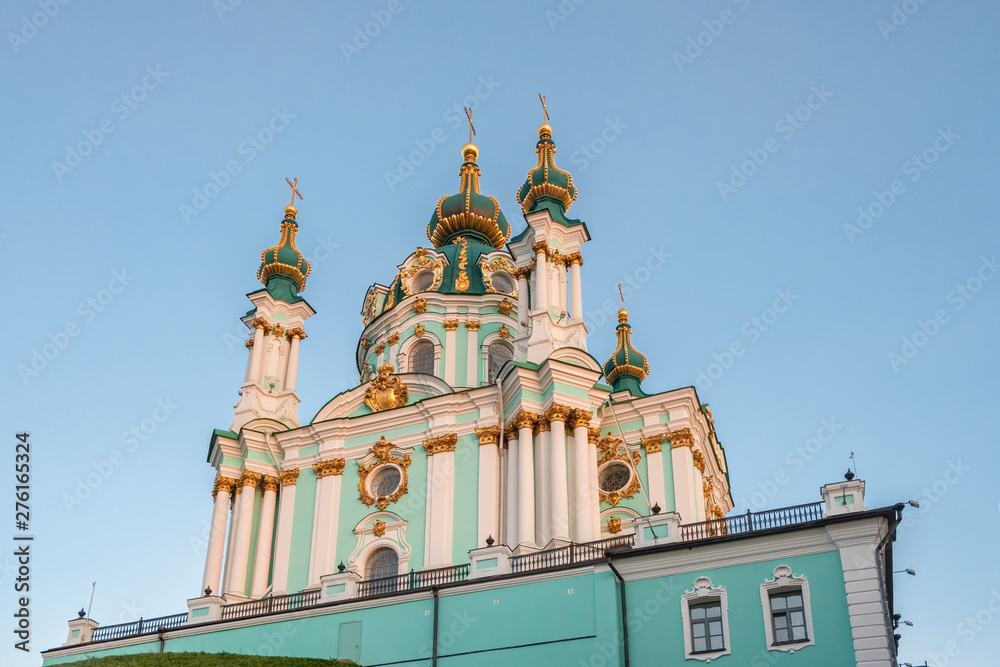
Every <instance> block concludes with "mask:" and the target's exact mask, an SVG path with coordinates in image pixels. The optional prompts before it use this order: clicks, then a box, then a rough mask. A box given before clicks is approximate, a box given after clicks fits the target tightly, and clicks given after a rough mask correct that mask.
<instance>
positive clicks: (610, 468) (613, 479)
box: [598, 463, 632, 493]
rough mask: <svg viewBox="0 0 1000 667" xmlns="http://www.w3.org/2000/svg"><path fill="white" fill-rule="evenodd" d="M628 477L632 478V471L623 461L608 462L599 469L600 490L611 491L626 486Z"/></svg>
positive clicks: (619, 489)
mask: <svg viewBox="0 0 1000 667" xmlns="http://www.w3.org/2000/svg"><path fill="white" fill-rule="evenodd" d="M630 479H632V471H631V470H630V469H629V467H628V466H627V465H625V464H624V463H610V464H608V465H606V466H604V468H603V469H602V470H601V474H600V476H599V477H598V484H599V485H600V487H601V491H603V492H604V493H611V492H613V491H621V490H622V489H624V488H625V487H626V486H628V483H629V480H630Z"/></svg>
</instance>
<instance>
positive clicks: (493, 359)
mask: <svg viewBox="0 0 1000 667" xmlns="http://www.w3.org/2000/svg"><path fill="white" fill-rule="evenodd" d="M513 358H514V350H513V349H512V348H511V346H510V345H508V344H507V343H501V342H500V341H495V342H493V343H490V347H489V351H488V352H487V353H486V371H487V373H486V381H487V382H489V383H490V384H492V383H494V382H496V379H497V375H498V374H499V373H500V369H501V368H503V365H504V364H505V363H507V362H508V361H510V360H511V359H513Z"/></svg>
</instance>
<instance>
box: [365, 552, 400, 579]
mask: <svg viewBox="0 0 1000 667" xmlns="http://www.w3.org/2000/svg"><path fill="white" fill-rule="evenodd" d="M397 574H399V556H398V555H397V554H396V551H395V550H394V549H390V548H389V547H382V548H381V549H376V550H375V551H373V552H372V555H371V556H369V557H368V563H367V564H366V565H365V579H383V578H385V577H395V576H396V575H397Z"/></svg>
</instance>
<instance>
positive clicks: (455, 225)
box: [427, 142, 510, 250]
mask: <svg viewBox="0 0 1000 667" xmlns="http://www.w3.org/2000/svg"><path fill="white" fill-rule="evenodd" d="M478 156H479V148H478V147H477V146H476V145H475V144H473V143H471V142H470V143H467V144H465V146H463V147H462V157H463V158H464V160H465V162H464V163H463V164H462V167H461V169H459V171H458V175H459V177H460V178H461V179H462V180H461V186H460V187H459V189H458V193H456V194H453V195H451V196H450V197H441V199H439V200H438V203H437V207H436V208H435V209H434V214H433V215H432V216H431V219H430V222H428V223H427V238H428V239H430V241H431V243H432V244H434V247H435V248H442V247H444V246H446V245H448V244H449V243H451V242H452V240H453V239H454V238H455V237H457V236H478V237H480V238H482V239H483V241H485V242H486V243H488V244H489V245H491V246H493V247H494V248H496V249H498V250H499V249H500V248H503V246H504V244H505V243H507V239H509V238H510V225H509V224H507V218H505V217H504V215H503V212H502V211H501V210H500V204H499V203H497V200H496V199H494V198H493V197H488V196H486V195H483V194H480V193H479V167H478V166H477V165H476V158H477V157H478Z"/></svg>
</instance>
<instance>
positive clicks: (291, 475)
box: [278, 468, 299, 486]
mask: <svg viewBox="0 0 1000 667" xmlns="http://www.w3.org/2000/svg"><path fill="white" fill-rule="evenodd" d="M278 477H280V478H281V485H282V486H295V482H297V481H298V479H299V469H298V468H292V469H291V470H282V471H281V472H279V473H278Z"/></svg>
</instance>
